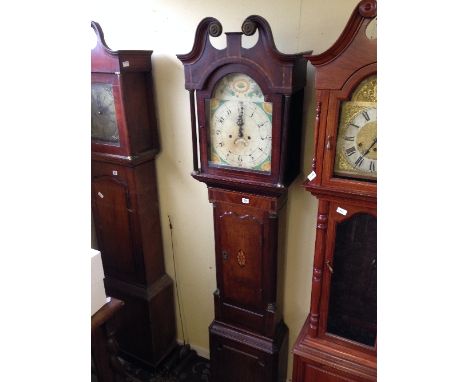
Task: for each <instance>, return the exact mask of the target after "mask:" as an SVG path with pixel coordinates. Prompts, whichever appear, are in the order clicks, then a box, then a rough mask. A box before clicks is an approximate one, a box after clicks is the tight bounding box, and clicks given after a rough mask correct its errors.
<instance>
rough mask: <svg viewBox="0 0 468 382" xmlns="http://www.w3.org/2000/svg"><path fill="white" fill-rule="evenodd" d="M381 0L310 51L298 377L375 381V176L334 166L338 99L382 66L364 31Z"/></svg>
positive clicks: (309, 381)
mask: <svg viewBox="0 0 468 382" xmlns="http://www.w3.org/2000/svg"><path fill="white" fill-rule="evenodd" d="M376 16H377V3H376V1H373V0H363V1H361V2H360V3H359V4H358V6H357V7H356V9H355V10H354V12H353V14H352V15H351V17H350V20H349V21H348V24H347V25H346V27H345V29H344V31H343V33H342V34H341V35H340V37H339V38H338V40H337V41H336V42H335V44H334V45H333V46H332V47H331V48H330V49H328V50H327V51H325V52H324V53H322V54H319V55H315V56H314V55H311V56H308V57H307V58H308V60H309V61H310V62H311V63H312V65H314V67H315V70H316V71H315V87H316V102H317V104H316V112H317V114H316V126H315V136H314V144H315V158H314V160H313V164H312V166H313V171H314V173H315V178H313V179H312V180H310V181H307V182H306V183H305V188H306V189H307V190H308V191H309V192H310V193H311V194H312V195H314V196H316V197H317V198H318V201H319V205H318V215H317V230H316V240H315V255H314V267H313V274H312V294H311V306H310V314H309V316H308V317H307V320H306V322H305V324H304V326H303V328H302V330H301V333H300V334H299V337H298V339H297V340H296V343H295V345H294V348H293V353H294V368H293V381H295V382H302V381H306V382H316V381H317V382H320V381H324V382H325V381H326V382H341V381H375V380H376V376H377V360H376V354H377V345H376V344H377V319H376V318H377V298H376V282H377V280H376V270H377V269H376V268H377V247H376V241H377V192H376V191H377V182H376V180H372V179H368V180H363V179H352V178H345V177H340V176H337V175H336V174H334V160H335V153H336V150H337V145H336V141H337V134H338V133H337V126H338V120H339V117H340V107H339V105H340V102H341V101H343V100H347V99H350V97H351V95H352V94H353V91H354V90H355V89H356V88H357V87H358V85H359V84H360V83H361V82H362V81H363V80H364V79H366V78H369V77H370V76H372V75H376V73H377V40H376V38H369V37H368V36H367V35H366V30H367V28H368V25H369V24H370V23H371V22H372V21H373V19H374V18H375V17H376Z"/></svg>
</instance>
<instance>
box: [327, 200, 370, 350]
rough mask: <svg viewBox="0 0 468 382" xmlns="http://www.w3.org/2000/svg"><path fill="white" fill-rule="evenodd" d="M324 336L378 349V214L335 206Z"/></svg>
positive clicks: (329, 240)
mask: <svg viewBox="0 0 468 382" xmlns="http://www.w3.org/2000/svg"><path fill="white" fill-rule="evenodd" d="M329 211H330V212H329V221H328V232H327V243H328V245H327V250H326V252H325V258H324V265H325V266H324V289H323V291H324V295H323V297H324V298H323V300H322V303H321V305H322V306H321V311H322V320H321V324H320V334H321V335H322V336H326V337H328V338H330V339H335V340H338V341H344V342H346V343H347V344H351V345H356V346H359V347H363V348H367V349H369V350H372V349H374V347H375V343H376V340H377V217H376V211H375V209H369V208H364V207H357V206H353V205H347V204H343V203H330V210H329Z"/></svg>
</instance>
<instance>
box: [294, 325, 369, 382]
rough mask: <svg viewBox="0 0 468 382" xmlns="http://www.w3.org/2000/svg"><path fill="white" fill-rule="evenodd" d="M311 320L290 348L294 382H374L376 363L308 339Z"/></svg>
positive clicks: (333, 345)
mask: <svg viewBox="0 0 468 382" xmlns="http://www.w3.org/2000/svg"><path fill="white" fill-rule="evenodd" d="M309 320H310V316H308V317H307V320H306V322H305V323H304V326H303V327H302V330H301V333H300V334H299V337H298V338H297V340H296V343H295V344H294V347H293V350H292V352H293V354H294V367H293V378H292V380H293V382H345V381H357V382H370V381H377V359H376V357H375V355H370V354H365V353H363V352H359V351H356V350H353V349H347V348H346V347H344V346H337V345H336V344H334V343H331V342H330V341H327V340H325V339H321V338H317V337H311V336H310V335H309V334H308V332H309V322H310V321H309Z"/></svg>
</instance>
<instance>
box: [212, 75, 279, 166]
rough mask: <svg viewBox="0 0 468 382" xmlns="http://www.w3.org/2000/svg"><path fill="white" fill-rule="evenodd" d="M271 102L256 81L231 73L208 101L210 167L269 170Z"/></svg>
mask: <svg viewBox="0 0 468 382" xmlns="http://www.w3.org/2000/svg"><path fill="white" fill-rule="evenodd" d="M271 118H272V104H271V103H270V102H265V100H264V97H263V93H262V91H261V90H260V87H259V86H258V84H257V83H256V82H255V81H254V80H253V79H251V78H250V77H249V76H247V75H245V74H241V73H233V74H229V75H227V76H225V77H224V78H223V79H221V81H220V82H219V83H218V85H217V87H216V90H215V96H214V97H213V98H212V99H211V100H210V157H209V165H210V166H225V167H231V168H238V169H246V170H254V171H261V172H268V173H269V172H270V171H271V141H272V124H271V121H272V120H271Z"/></svg>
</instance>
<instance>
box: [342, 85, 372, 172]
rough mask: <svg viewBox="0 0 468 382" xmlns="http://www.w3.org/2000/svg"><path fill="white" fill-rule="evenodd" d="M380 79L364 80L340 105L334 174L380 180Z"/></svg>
mask: <svg viewBox="0 0 468 382" xmlns="http://www.w3.org/2000/svg"><path fill="white" fill-rule="evenodd" d="M376 92H377V77H376V76H371V77H369V78H367V79H365V80H364V81H363V82H362V83H361V84H360V85H359V86H358V88H357V89H356V91H355V92H354V94H353V96H352V98H351V101H345V102H342V104H341V116H340V124H339V127H338V139H337V149H336V157H335V168H334V173H335V175H337V176H342V177H351V178H353V177H354V178H359V179H368V180H375V179H377V98H376Z"/></svg>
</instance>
